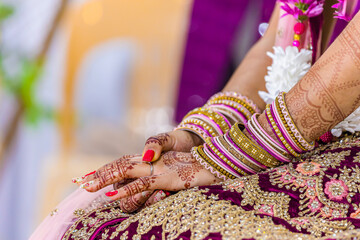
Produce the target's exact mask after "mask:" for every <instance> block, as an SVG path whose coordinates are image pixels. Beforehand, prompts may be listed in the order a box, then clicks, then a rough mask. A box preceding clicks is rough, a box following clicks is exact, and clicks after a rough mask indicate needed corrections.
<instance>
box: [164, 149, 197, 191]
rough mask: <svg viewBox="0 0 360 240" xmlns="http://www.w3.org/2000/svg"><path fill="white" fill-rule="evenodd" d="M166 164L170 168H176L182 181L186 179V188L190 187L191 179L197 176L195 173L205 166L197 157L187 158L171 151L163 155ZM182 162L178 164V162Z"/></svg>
mask: <svg viewBox="0 0 360 240" xmlns="http://www.w3.org/2000/svg"><path fill="white" fill-rule="evenodd" d="M163 159H164V164H165V166H167V167H168V168H170V169H172V170H175V171H176V172H177V173H178V176H179V177H180V179H181V180H182V181H184V182H185V183H184V188H189V187H190V183H191V181H192V180H193V179H194V178H195V174H196V173H197V172H199V171H200V170H201V169H202V168H203V167H202V166H201V165H200V163H199V162H197V161H196V159H195V158H186V157H185V156H183V155H181V154H179V153H177V152H171V153H169V154H167V155H164V156H163ZM177 162H178V163H181V164H176V163H177Z"/></svg>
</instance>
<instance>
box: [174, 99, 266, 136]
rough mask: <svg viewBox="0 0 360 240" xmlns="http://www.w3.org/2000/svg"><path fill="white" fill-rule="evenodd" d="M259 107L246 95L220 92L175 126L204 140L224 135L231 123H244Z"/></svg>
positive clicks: (257, 111)
mask: <svg viewBox="0 0 360 240" xmlns="http://www.w3.org/2000/svg"><path fill="white" fill-rule="evenodd" d="M259 112H260V110H259V108H258V107H257V106H256V105H255V104H254V103H253V102H252V101H251V100H250V99H248V98H247V97H245V96H242V95H241V94H238V93H235V92H220V93H217V94H215V95H214V96H212V97H211V98H210V99H209V101H208V102H207V103H206V104H205V105H204V106H203V107H201V108H196V109H194V110H192V111H190V112H189V113H188V114H187V115H186V116H185V117H184V119H183V120H182V122H181V123H180V124H179V125H178V126H177V127H176V128H175V130H179V129H181V130H187V131H191V132H193V133H195V134H196V135H198V136H199V137H201V138H202V139H203V140H204V141H205V140H206V138H208V137H216V136H221V135H224V134H225V133H226V132H227V131H229V129H230V127H231V126H232V124H234V123H236V122H240V123H242V124H246V122H247V121H248V120H249V119H250V117H251V116H252V115H253V114H254V113H259Z"/></svg>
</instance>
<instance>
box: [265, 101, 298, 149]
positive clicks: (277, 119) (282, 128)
mask: <svg viewBox="0 0 360 240" xmlns="http://www.w3.org/2000/svg"><path fill="white" fill-rule="evenodd" d="M270 110H271V113H272V116H273V118H274V120H275V122H276V125H277V126H278V128H279V130H280V131H281V134H282V135H283V137H284V138H285V139H286V141H287V143H288V144H289V145H290V146H291V148H292V149H293V150H294V151H295V152H297V153H302V152H303V150H302V149H301V148H299V146H298V145H297V144H296V142H294V140H293V139H292V138H291V136H290V134H289V132H288V131H287V129H286V126H284V124H283V122H282V121H281V117H280V115H279V112H278V109H277V106H276V99H275V101H274V102H273V103H272V104H271V106H270Z"/></svg>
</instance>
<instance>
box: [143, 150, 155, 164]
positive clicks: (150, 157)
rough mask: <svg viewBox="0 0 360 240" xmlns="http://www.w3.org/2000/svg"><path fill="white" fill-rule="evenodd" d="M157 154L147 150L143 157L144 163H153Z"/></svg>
mask: <svg viewBox="0 0 360 240" xmlns="http://www.w3.org/2000/svg"><path fill="white" fill-rule="evenodd" d="M154 155H155V152H154V151H153V150H147V151H146V152H145V154H144V156H143V161H145V162H151V161H152V160H153V158H154Z"/></svg>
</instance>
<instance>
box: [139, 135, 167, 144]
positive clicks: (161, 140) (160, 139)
mask: <svg viewBox="0 0 360 240" xmlns="http://www.w3.org/2000/svg"><path fill="white" fill-rule="evenodd" d="M169 139H170V135H169V134H167V133H161V134H158V135H156V136H154V137H149V138H148V139H147V140H146V143H145V145H148V144H151V143H155V144H158V145H160V146H164V145H165V143H167V142H168V141H169Z"/></svg>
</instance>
